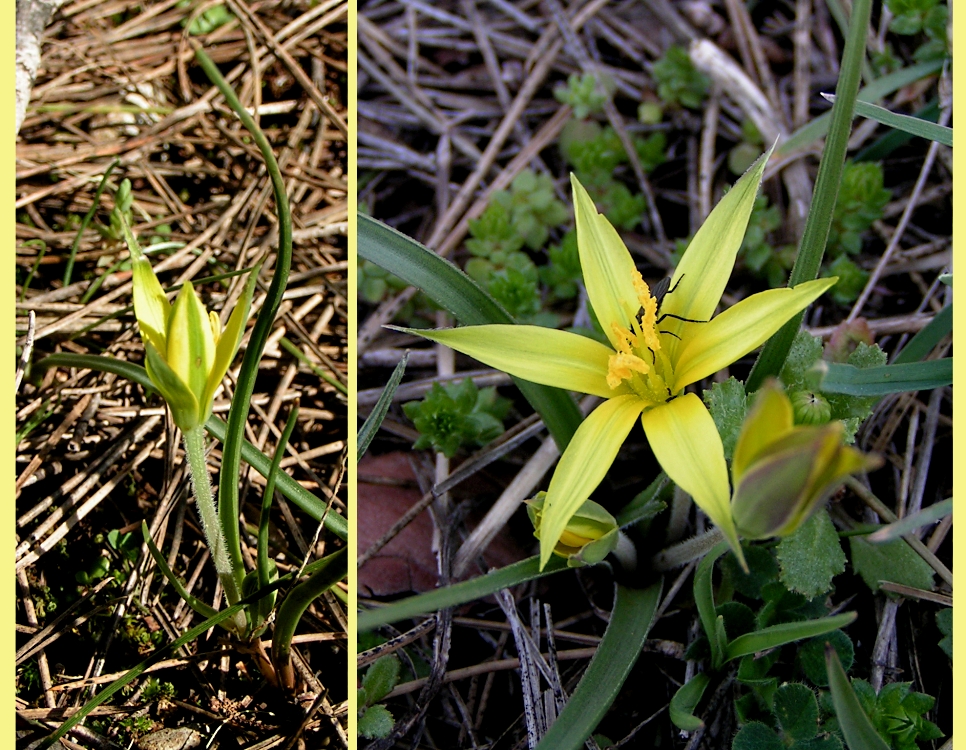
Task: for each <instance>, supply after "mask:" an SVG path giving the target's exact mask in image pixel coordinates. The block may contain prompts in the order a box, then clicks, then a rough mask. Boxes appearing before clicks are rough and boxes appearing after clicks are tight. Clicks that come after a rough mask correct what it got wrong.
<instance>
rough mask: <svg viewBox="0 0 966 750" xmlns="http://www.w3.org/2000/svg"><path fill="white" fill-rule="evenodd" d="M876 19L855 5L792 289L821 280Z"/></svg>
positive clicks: (791, 328)
mask: <svg viewBox="0 0 966 750" xmlns="http://www.w3.org/2000/svg"><path fill="white" fill-rule="evenodd" d="M871 13H872V0H855V2H854V3H853V4H852V16H851V18H850V21H849V30H848V35H847V37H846V40H845V49H844V50H843V53H842V64H841V65H840V67H839V70H840V72H841V73H840V75H839V80H838V84H837V86H836V88H835V93H836V95H837V97H838V99H837V100H836V102H835V104H834V105H833V106H832V113H831V116H832V119H831V124H830V125H829V132H828V137H827V138H826V139H825V147H824V148H823V150H822V160H821V163H820V164H819V167H818V175H817V176H816V179H815V188H814V190H813V192H812V205H811V207H810V208H809V211H808V218H807V219H806V220H805V229H804V232H803V234H802V241H801V244H800V245H799V248H798V255H797V257H796V258H795V265H794V266H793V267H792V272H791V274H790V276H789V278H788V286H790V287H794V286H798V285H799V284H801V283H803V282H805V281H810V280H812V279H815V278H817V277H818V273H819V270H820V269H821V266H822V257H823V255H824V254H825V245H826V241H827V239H828V231H829V227H830V226H831V223H832V212H833V210H834V208H835V202H836V199H837V197H838V191H839V185H840V183H841V178H842V170H843V167H844V164H845V154H846V151H847V150H848V142H849V132H850V130H851V126H852V112H853V106H854V104H855V99H856V95H857V93H858V90H859V82H860V78H861V71H862V63H863V60H864V59H865V43H866V33H867V31H868V28H869V19H870V17H871ZM804 317H805V311H804V310H803V311H802V312H800V313H798V314H797V315H795V316H794V317H793V318H791V320H789V321H788V322H787V323H785V325H784V326H782V328H781V329H780V330H779V331H778V333H776V334H775V335H774V336H772V337H771V338H770V339H769V340H768V341H767V342H766V343H765V346H764V348H763V349H762V351H761V354H759V355H758V359H757V360H756V362H755V364H754V367H752V370H751V373H750V374H749V375H748V381H747V383H746V384H745V388H746V390H747V391H748V392H749V393H750V392H753V391H756V390H758V389H759V388H760V387H761V386H762V384H763V383H764V382H765V379H766V378H767V377H769V376H773V375H778V373H779V372H780V371H781V369H782V364H783V363H784V362H785V357H786V356H787V355H788V350H789V347H791V344H792V340H793V339H794V338H795V334H796V333H797V332H798V329H799V328H800V327H801V324H802V320H803V319H804Z"/></svg>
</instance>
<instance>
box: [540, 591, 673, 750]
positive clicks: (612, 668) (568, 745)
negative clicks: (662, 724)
mask: <svg viewBox="0 0 966 750" xmlns="http://www.w3.org/2000/svg"><path fill="white" fill-rule="evenodd" d="M662 587H663V580H662V581H660V582H658V583H655V584H653V585H652V586H649V587H648V588H646V589H632V588H628V587H627V586H622V585H620V584H618V586H617V596H616V597H615V598H614V610H613V611H612V612H611V613H610V622H609V623H608V624H607V630H605V631H604V637H603V638H602V639H601V641H600V646H598V648H597V652H596V653H595V654H594V658H593V659H591V662H590V665H589V666H588V667H587V671H586V672H584V676H583V677H581V679H580V682H579V683H578V684H577V689H576V690H574V693H573V695H572V696H570V700H569V701H568V702H567V705H566V706H564V709H563V710H562V711H561V712H560V715H559V716H558V717H557V720H556V721H555V722H554V724H553V726H551V727H550V729H549V731H548V732H547V733H546V734H545V735H544V737H543V739H542V740H540V744H539V745H537V750H579V748H582V747H583V745H584V741H585V740H586V739H587V738H588V737H590V735H591V733H592V732H593V731H594V730H595V729H596V728H597V725H598V724H599V723H600V721H601V719H603V718H604V715H605V714H606V713H607V711H608V710H609V709H610V707H611V705H612V704H613V703H614V700H615V699H616V698H617V694H618V693H619V692H620V689H621V687H622V686H623V685H624V680H626V679H627V675H629V674H630V673H631V669H633V668H634V663H635V662H636V661H637V657H638V656H639V655H640V653H641V648H642V647H643V646H644V640H645V639H646V638H647V634H648V632H649V631H650V629H651V625H652V624H653V622H654V615H655V613H656V612H657V605H658V603H659V602H660V600H661V589H662Z"/></svg>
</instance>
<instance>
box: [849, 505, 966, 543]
mask: <svg viewBox="0 0 966 750" xmlns="http://www.w3.org/2000/svg"><path fill="white" fill-rule="evenodd" d="M952 512H953V499H952V498H951V497H950V498H947V499H945V500H942V501H941V502H938V503H933V504H932V505H930V506H929V507H928V508H923V509H922V510H920V511H919V512H918V513H913V514H912V515H909V516H906V517H905V518H902V519H900V520H898V521H896V522H895V523H890V524H888V525H887V526H883V527H882V528H881V529H879V530H878V531H876V532H875V533H873V534H869V536H868V537H866V539H867V540H868V541H870V542H872V543H873V544H881V543H882V542H888V541H891V540H893V539H898V538H899V537H902V536H905V535H906V534H908V533H909V532H911V531H915V530H916V529H918V528H921V527H922V526H927V525H928V524H931V523H935V522H936V521H938V520H939V519H940V518H944V517H946V516H948V515H949V514H950V513H952Z"/></svg>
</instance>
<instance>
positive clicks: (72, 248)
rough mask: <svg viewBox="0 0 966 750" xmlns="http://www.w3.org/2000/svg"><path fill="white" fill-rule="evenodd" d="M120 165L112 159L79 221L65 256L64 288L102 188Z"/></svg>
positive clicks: (69, 277)
mask: <svg viewBox="0 0 966 750" xmlns="http://www.w3.org/2000/svg"><path fill="white" fill-rule="evenodd" d="M120 163H121V160H120V159H118V158H114V159H113V160H112V161H111V163H110V164H108V165H107V169H105V170H104V176H103V177H101V181H100V182H99V183H98V185H97V190H95V191H94V199H93V200H92V201H91V207H90V208H89V209H87V213H86V214H84V218H83V219H81V223H80V226H79V227H78V228H77V235H76V236H75V237H74V242H73V243H72V244H71V246H70V255H69V256H67V265H66V266H64V286H69V285H70V279H71V275H72V274H73V273H74V261H75V260H76V259H77V248H78V247H80V242H81V238H82V237H83V236H84V232H86V231H87V225H88V224H90V223H91V219H93V218H94V214H95V213H97V208H98V206H100V203H101V193H103V192H104V188H106V187H107V181H108V179H110V177H111V172H113V171H114V168H115V167H116V166H117V165H118V164H120Z"/></svg>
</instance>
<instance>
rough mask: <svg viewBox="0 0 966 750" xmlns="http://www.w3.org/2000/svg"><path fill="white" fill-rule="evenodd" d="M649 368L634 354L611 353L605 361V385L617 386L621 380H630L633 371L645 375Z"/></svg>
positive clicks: (609, 386)
mask: <svg viewBox="0 0 966 750" xmlns="http://www.w3.org/2000/svg"><path fill="white" fill-rule="evenodd" d="M650 369H651V368H650V367H649V366H648V364H647V362H645V361H644V360H643V359H641V358H640V357H638V356H637V355H635V354H625V353H624V352H618V353H617V354H612V355H611V356H610V359H609V360H608V361H607V387H608V388H611V389H613V388H617V386H619V385H620V384H621V383H622V382H623V381H625V380H630V379H631V377H633V373H635V372H637V373H640V374H641V375H646V374H647V373H648V371H649V370H650Z"/></svg>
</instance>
